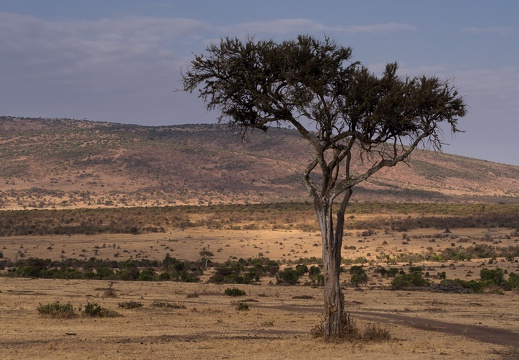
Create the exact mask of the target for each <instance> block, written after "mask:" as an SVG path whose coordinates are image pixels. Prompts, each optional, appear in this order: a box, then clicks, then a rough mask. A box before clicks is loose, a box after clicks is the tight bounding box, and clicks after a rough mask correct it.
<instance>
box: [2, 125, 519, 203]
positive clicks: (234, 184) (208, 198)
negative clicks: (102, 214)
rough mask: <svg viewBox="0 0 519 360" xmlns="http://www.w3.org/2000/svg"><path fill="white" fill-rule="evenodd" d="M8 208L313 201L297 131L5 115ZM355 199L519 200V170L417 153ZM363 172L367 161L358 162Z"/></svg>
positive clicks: (365, 186)
mask: <svg viewBox="0 0 519 360" xmlns="http://www.w3.org/2000/svg"><path fill="white" fill-rule="evenodd" d="M0 149H1V151H0V209H4V210H9V209H70V208H98V207H136V206H165V205H217V204H247V203H275V202H304V201H308V200H310V199H309V197H308V195H307V193H306V189H305V187H304V185H303V182H302V179H301V175H300V174H301V171H302V169H303V167H304V166H305V164H306V163H307V161H308V158H309V156H310V155H311V153H310V151H311V150H310V149H308V147H307V144H306V143H305V142H304V140H302V139H301V138H300V136H299V135H298V133H297V132H295V131H292V130H287V129H269V131H268V132H266V133H259V132H254V133H251V134H249V136H248V137H247V138H246V139H242V138H241V137H240V136H239V134H237V133H235V132H234V133H233V132H232V131H231V130H230V129H228V128H227V127H226V126H224V125H216V124H212V125H179V126H162V127H148V126H137V125H123V124H113V123H105V122H93V121H83V120H81V121H80V120H70V119H42V118H38V119H33V118H13V117H0ZM409 165H410V166H407V165H406V164H400V165H398V166H396V167H395V168H391V169H385V170H383V171H381V172H380V173H378V174H376V175H375V176H373V177H372V178H371V179H370V180H369V181H368V182H366V183H363V184H361V186H358V187H357V188H356V189H357V190H356V192H355V195H354V201H379V202H386V201H399V202H478V203H497V202H501V203H519V167H517V166H511V165H504V164H498V163H492V162H488V161H482V160H477V159H471V158H467V157H461V156H455V155H449V154H439V153H433V152H430V151H421V150H419V151H416V152H415V153H414V154H413V156H412V158H411V160H410V162H409ZM358 166H359V168H360V167H361V166H362V164H358Z"/></svg>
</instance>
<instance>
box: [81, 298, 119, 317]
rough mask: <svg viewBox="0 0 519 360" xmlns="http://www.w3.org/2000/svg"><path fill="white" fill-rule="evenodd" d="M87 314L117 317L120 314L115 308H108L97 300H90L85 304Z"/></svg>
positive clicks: (90, 315)
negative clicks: (96, 301)
mask: <svg viewBox="0 0 519 360" xmlns="http://www.w3.org/2000/svg"><path fill="white" fill-rule="evenodd" d="M84 314H85V316H89V317H116V316H120V315H119V314H118V313H117V312H115V311H113V310H109V309H106V308H104V307H102V306H101V305H99V304H98V303H95V302H92V303H91V302H88V303H87V304H86V305H85V310H84Z"/></svg>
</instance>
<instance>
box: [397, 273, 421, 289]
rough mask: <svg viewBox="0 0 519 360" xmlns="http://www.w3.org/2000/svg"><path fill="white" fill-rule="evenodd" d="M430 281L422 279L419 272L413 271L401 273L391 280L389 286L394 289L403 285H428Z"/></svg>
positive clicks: (401, 287) (403, 286)
mask: <svg viewBox="0 0 519 360" xmlns="http://www.w3.org/2000/svg"><path fill="white" fill-rule="evenodd" d="M430 285H431V282H430V281H429V280H427V279H424V278H423V276H422V273H421V272H418V271H415V272H411V273H409V274H401V275H398V276H396V277H395V278H394V279H393V280H392V281H391V287H392V288H393V289H395V290H397V289H403V288H405V287H422V286H430Z"/></svg>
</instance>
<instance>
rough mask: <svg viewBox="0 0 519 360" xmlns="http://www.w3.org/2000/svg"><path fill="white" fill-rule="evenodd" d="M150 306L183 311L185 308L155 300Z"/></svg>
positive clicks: (182, 305) (179, 304) (180, 305)
mask: <svg viewBox="0 0 519 360" xmlns="http://www.w3.org/2000/svg"><path fill="white" fill-rule="evenodd" d="M151 306H154V307H160V308H170V309H185V308H186V306H185V305H184V304H181V303H169V302H164V301H158V300H155V301H154V302H153V303H152V304H151Z"/></svg>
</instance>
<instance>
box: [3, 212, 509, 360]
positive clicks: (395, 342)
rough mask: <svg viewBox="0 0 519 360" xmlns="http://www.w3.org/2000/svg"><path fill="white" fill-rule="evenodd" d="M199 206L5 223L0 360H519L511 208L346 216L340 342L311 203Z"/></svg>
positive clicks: (40, 216)
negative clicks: (344, 329)
mask: <svg viewBox="0 0 519 360" xmlns="http://www.w3.org/2000/svg"><path fill="white" fill-rule="evenodd" d="M204 209H205V210H200V208H198V207H178V208H175V207H173V208H170V209H160V208H157V209H153V208H146V209H144V208H143V209H140V210H136V209H133V210H132V209H128V210H122V209H113V210H110V209H107V210H103V211H97V212H96V211H95V210H88V211H87V210H66V211H65V210H63V211H54V212H53V211H50V210H48V211H47V210H40V211H38V210H33V211H27V212H22V213H16V214H15V213H12V212H11V213H9V216H15V215H16V216H24V220H23V223H24V226H25V227H24V229H25V230H23V229H20V228H17V229H15V228H14V227H12V226H11V227H9V223H10V222H9V217H8V215H5V214H4V215H5V216H3V219H4V220H3V221H4V224H3V225H2V228H3V229H4V230H3V231H4V233H3V234H2V236H1V237H0V255H1V258H0V261H1V262H0V265H1V276H0V324H1V326H0V358H1V359H77V358H81V359H102V358H104V359H144V358H147V359H153V358H172V359H194V358H198V359H296V358H297V359H301V358H320V359H373V358H380V357H384V358H385V359H400V360H404V359H519V291H518V289H517V284H515V282H514V281H516V280H517V277H516V275H515V274H518V273H519V263H518V259H519V254H518V252H519V250H518V249H519V229H518V228H519V226H518V224H517V221H519V220H518V219H519V216H518V211H519V209H518V207H517V205H504V204H502V205H498V204H496V205H478V204H474V205H455V204H454V205H445V204H439V205H438V204H437V205H434V204H432V205H423V204H422V205H419V204H415V205H405V204H400V205H394V204H393V205H391V204H389V205H388V204H386V205H383V204H372V205H355V206H353V209H352V212H350V213H349V215H348V216H349V218H348V229H347V233H346V234H345V238H344V244H343V247H344V248H343V250H342V251H343V267H344V272H343V273H342V277H341V280H343V287H344V292H345V302H346V309H347V311H348V312H349V314H350V317H351V319H352V321H353V322H354V323H355V325H356V326H357V327H358V328H359V329H361V330H363V329H376V330H377V331H380V332H384V333H385V334H389V336H388V337H386V338H384V339H377V338H376V337H375V338H373V339H369V338H367V339H353V340H351V341H337V342H325V341H323V340H322V339H321V338H319V337H315V336H314V333H315V328H316V326H318V325H319V324H320V322H321V321H322V316H321V314H322V303H323V299H322V296H323V294H322V286H321V285H322V278H319V270H318V269H319V265H320V257H321V241H320V233H319V232H318V229H317V226H316V224H315V220H314V219H313V214H312V211H311V209H310V208H309V206H306V207H305V206H303V207H295V208H294V207H291V206H286V207H283V206H259V207H254V206H252V205H251V206H246V205H243V206H241V207H236V206H234V207H233V206H229V207H226V206H220V207H206V208H204ZM125 211H126V213H125ZM137 213H138V215H136V214H137ZM6 214H7V213H6ZM13 214H15V215H13ZM114 214H115V215H114ZM47 215H49V216H52V218H53V219H61V220H60V221H59V222H58V223H56V224H54V223H51V222H50V221H49V220H46V216H47ZM97 217H99V218H97ZM100 219H101V220H100ZM103 219H104V220H103ZM117 219H126V220H127V219H132V220H131V223H130V224H128V226H126V225H124V224H123V225H124V226H123V225H121V224H120V221H119V223H118V220H117ZM126 220H125V221H126ZM103 221H104V223H111V224H112V228H115V227H117V226H116V225H117V224H119V225H121V226H120V229H122V230H120V231H118V233H110V232H109V231H107V230H106V229H105V230H106V231H105V230H103V229H102V226H101V225H102V224H103ZM121 221H122V220H121ZM11 223H12V224H20V223H21V222H20V221H14V220H13V221H11ZM88 224H90V225H92V224H96V226H97V227H96V228H95V229H97V230H96V231H94V230H93V229H94V228H93V227H92V226H90V225H88ZM27 229H28V230H27ZM22 230H23V231H22ZM24 231H25V232H24ZM352 269H353V270H352ZM391 269H395V270H391ZM123 275H124V276H123ZM354 275H358V276H357V277H355V276H354ZM497 278H498V279H497ZM416 279H418V280H419V281H418V282H417V283H415V282H414V280H416ZM496 279H497V280H496ZM52 309H55V310H60V311H57V312H54V313H53V312H52V311H47V310H52ZM313 330H314V331H313Z"/></svg>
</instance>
